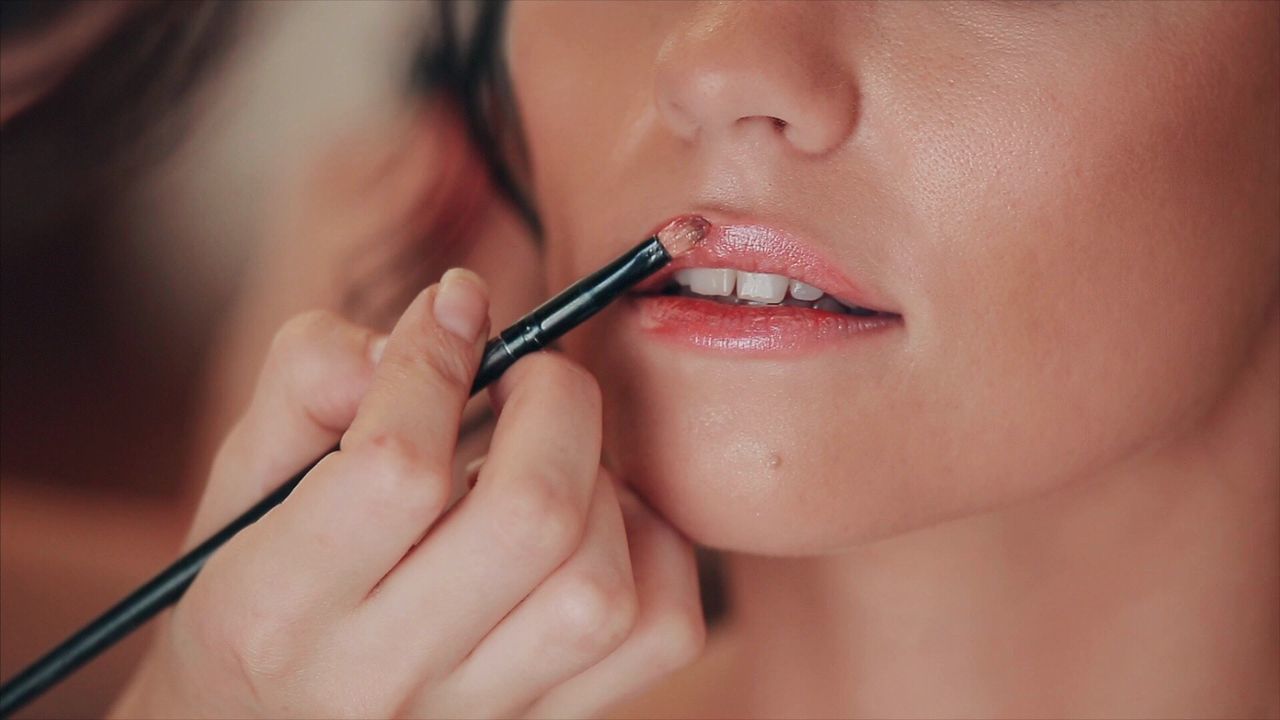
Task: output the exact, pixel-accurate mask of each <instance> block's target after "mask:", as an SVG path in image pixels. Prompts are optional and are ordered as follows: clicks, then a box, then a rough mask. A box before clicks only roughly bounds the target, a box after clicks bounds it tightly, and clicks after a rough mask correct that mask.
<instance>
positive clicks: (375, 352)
mask: <svg viewBox="0 0 1280 720" xmlns="http://www.w3.org/2000/svg"><path fill="white" fill-rule="evenodd" d="M389 339H390V338H389V337H388V336H386V335H383V336H382V337H380V338H378V339H376V340H374V341H373V342H371V343H369V359H370V360H372V361H373V364H374V365H377V364H378V362H379V361H380V360H382V354H383V353H385V352H386V351H387V340H389Z"/></svg>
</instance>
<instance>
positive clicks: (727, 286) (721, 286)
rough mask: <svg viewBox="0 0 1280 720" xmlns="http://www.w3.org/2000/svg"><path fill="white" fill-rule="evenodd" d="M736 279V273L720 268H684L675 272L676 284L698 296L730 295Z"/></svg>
mask: <svg viewBox="0 0 1280 720" xmlns="http://www.w3.org/2000/svg"><path fill="white" fill-rule="evenodd" d="M736 279H737V273H736V272H734V271H733V270H725V269H721V268H686V269H684V270H678V271H676V282H677V283H680V284H681V285H683V286H685V287H687V288H689V289H690V290H692V291H693V292H695V293H697V294H698V295H711V296H716V297H723V296H725V295H732V294H733V285H734V281H735V280H736Z"/></svg>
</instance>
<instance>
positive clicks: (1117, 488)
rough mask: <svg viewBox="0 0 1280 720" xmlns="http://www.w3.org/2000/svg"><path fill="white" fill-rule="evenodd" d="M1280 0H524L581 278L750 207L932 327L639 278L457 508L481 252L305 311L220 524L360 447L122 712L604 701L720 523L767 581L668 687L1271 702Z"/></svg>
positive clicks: (525, 65)
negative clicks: (746, 350) (358, 321)
mask: <svg viewBox="0 0 1280 720" xmlns="http://www.w3.org/2000/svg"><path fill="white" fill-rule="evenodd" d="M1278 13H1280V7H1277V6H1276V5H1274V4H1231V5H1225V6H1212V5H1201V4H1190V3H1183V4H1176V5H1146V4H1136V3H1124V4H1119V3H1116V4H1106V5H1049V6H1042V5H1035V4H1020V3H1008V4H996V3H990V4H963V5H957V4H949V3H947V4H943V3H927V4H907V3H884V4H844V3H841V4H818V3H778V4H764V3H734V4H709V3H708V4H691V3H690V4H684V3H681V4H675V3H670V4H666V3H664V4H659V3H637V4H626V5H623V4H602V3H585V4H568V3H563V4H562V3H555V4H551V3H548V4H532V3H527V4H526V3H521V4H517V5H515V6H514V7H513V9H512V16H511V24H510V27H509V38H508V39H509V51H510V55H511V59H512V66H513V71H514V80H515V86H516V92H517V97H518V101H519V104H520V110H521V113H522V116H523V118H524V121H525V130H526V132H527V139H528V144H529V148H530V151H531V153H530V154H531V160H532V171H533V172H532V177H533V180H534V190H535V193H536V197H537V200H538V203H539V206H540V209H541V211H542V213H543V217H544V220H545V221H546V226H547V229H548V237H549V238H550V242H549V244H548V246H547V256H548V262H549V268H550V269H549V275H550V278H551V284H553V285H560V284H563V283H564V282H565V281H567V280H569V279H570V278H571V277H573V276H577V275H580V274H582V273H583V272H585V271H588V270H590V269H593V268H594V267H595V266H597V265H598V264H599V263H600V262H601V261H602V260H604V259H605V258H606V257H608V256H610V255H612V254H614V253H615V252H616V251H618V250H620V249H622V248H623V247H625V246H627V245H629V244H631V243H633V242H634V241H635V239H636V237H638V236H640V235H641V234H643V233H644V232H646V231H647V230H648V229H649V228H651V227H652V226H653V225H654V223H655V222H658V221H660V220H661V219H663V218H666V217H669V216H671V215H673V214H676V213H680V212H688V211H698V212H705V213H707V214H708V215H709V216H712V218H713V219H718V218H721V217H727V216H731V215H732V216H739V217H745V218H748V219H751V220H755V221H761V222H766V223H769V224H775V225H778V226H782V227H785V228H786V229H788V230H789V231H791V232H793V233H794V234H796V235H798V236H800V237H803V238H805V239H806V240H807V241H808V242H809V243H810V244H811V245H813V246H814V247H816V248H818V249H819V250H821V251H822V252H823V253H825V254H826V256H827V257H829V258H831V259H832V260H833V262H834V263H835V264H836V265H837V266H839V267H840V268H841V269H842V270H844V271H845V272H847V273H849V274H851V275H854V276H855V277H857V278H858V279H859V281H861V282H863V283H865V284H867V285H869V286H872V287H874V288H875V290H876V291H877V293H879V294H880V295H881V296H883V297H885V298H887V302H888V303H889V304H891V305H892V309H894V310H895V311H897V312H900V313H901V314H902V316H903V318H904V326H903V327H902V328H900V329H898V330H897V331H895V332H892V333H889V332H886V333H883V334H881V335H879V336H877V338H876V339H874V340H870V339H867V340H866V341H864V339H854V340H851V341H849V342H848V343H843V344H840V345H838V346H833V347H830V348H826V349H823V350H821V351H819V352H813V353H811V354H808V355H805V356H801V357H792V358H787V359H785V360H784V359H770V358H767V357H766V358H754V359H750V360H746V359H741V358H734V357H730V356H722V355H709V354H699V353H697V352H693V351H688V350H680V351H673V350H672V349H671V348H670V347H665V346H658V345H657V344H654V343H650V342H646V341H644V339H643V337H642V336H640V335H639V334H637V333H635V332H634V328H631V329H629V326H628V325H627V322H626V318H625V317H622V316H621V315H620V313H622V312H623V310H621V309H615V310H614V311H611V315H612V318H613V319H612V321H610V320H609V319H608V318H609V317H610V316H609V315H606V319H605V320H604V321H597V322H595V323H593V324H591V325H589V326H588V327H586V328H583V329H582V330H581V331H579V332H578V333H576V334H575V335H574V336H573V338H572V339H571V341H570V342H569V343H568V344H567V346H566V347H567V349H568V351H569V352H570V353H571V354H572V355H573V356H574V357H575V358H577V360H578V361H579V362H581V363H582V364H583V365H585V366H586V367H587V368H588V369H589V370H591V372H592V373H593V374H594V376H595V378H598V380H599V387H597V384H596V381H595V379H593V377H592V375H588V374H587V373H586V372H583V371H582V370H581V369H580V368H579V367H578V366H577V365H575V364H573V363H572V362H571V361H569V360H567V359H565V358H563V357H558V356H554V355H543V356H539V357H535V358H529V359H526V360H525V361H522V363H520V364H519V365H518V366H517V367H516V368H514V369H513V370H512V371H511V372H510V373H508V375H507V376H505V377H504V378H503V380H502V382H501V383H500V385H499V387H498V388H497V389H496V392H495V393H494V401H495V405H496V407H497V410H498V422H497V427H496V429H495V437H494V440H493V443H492V445H491V447H490V451H489V455H488V459H487V460H486V461H485V462H484V464H483V466H482V468H481V469H480V470H479V472H478V475H477V480H476V483H475V489H474V490H473V491H472V492H471V493H469V494H468V495H467V496H466V497H464V498H463V499H462V500H461V501H460V502H458V503H457V504H456V505H454V506H453V507H452V508H448V509H446V506H447V502H448V500H449V492H448V487H449V481H448V480H449V477H450V474H451V473H450V468H451V467H452V464H453V461H454V457H453V446H454V442H453V441H454V439H455V435H456V430H457V427H458V424H459V419H460V418H461V415H462V411H463V407H464V404H465V401H466V388H467V386H468V384H469V378H470V375H471V373H473V372H474V367H475V362H476V359H477V357H478V352H479V347H480V343H481V342H482V339H483V335H484V332H485V316H486V315H487V313H488V306H487V294H486V292H485V289H484V285H483V283H482V282H481V281H480V280H479V279H478V278H477V277H475V276H474V275H471V274H467V273H454V274H451V275H450V276H448V277H446V279H445V281H444V282H443V283H442V284H441V285H438V286H432V287H431V288H429V289H428V290H426V291H425V292H424V293H423V294H421V295H420V296H419V297H418V298H417V299H416V300H415V301H414V303H413V304H412V305H410V307H409V309H408V310H407V311H406V313H405V315H404V316H403V317H402V318H401V319H400V321H399V323H398V324H397V326H396V329H395V330H394V331H393V332H392V334H391V336H390V340H389V341H388V342H387V343H386V344H385V346H383V345H381V343H380V342H379V338H380V336H379V334H378V333H376V332H374V331H371V330H369V329H367V328H362V327H358V326H354V325H351V324H349V323H347V322H345V321H342V320H339V319H337V318H334V317H332V316H329V315H323V314H321V315H314V314H313V315H307V316H304V317H303V318H302V319H299V320H295V321H294V322H291V323H290V324H289V325H287V326H286V329H285V330H284V331H282V332H281V333H280V334H279V335H278V338H277V340H276V341H275V343H274V344H273V351H272V353H271V357H270V359H269V360H268V361H267V364H266V367H265V369H264V372H263V375H262V379H261V381H260V383H259V386H258V388H257V390H256V391H255V394H254V398H253V400H252V401H251V403H250V405H249V409H248V411H247V412H246V414H245V415H244V417H243V419H242V420H241V422H240V423H239V424H238V425H237V426H236V429H235V430H233V431H232V433H231V435H230V436H229V438H228V439H227V441H226V443H225V444H224V445H223V448H222V451H221V452H220V453H219V456H218V460H217V462H216V463H215V467H214V470H213V473H212V476H211V478H210V483H209V489H208V491H207V493H206V497H205V500H204V502H203V504H202V509H201V512H200V516H199V519H198V520H197V524H196V525H195V526H194V527H193V529H192V532H191V542H195V541H197V540H198V539H199V538H201V537H203V536H205V535H207V534H208V533H209V532H210V531H211V530H212V529H213V528H215V527H218V526H219V525H220V524H221V523H223V522H225V521H226V520H227V519H228V518H229V517H231V516H232V515H234V514H235V513H236V512H238V511H239V510H240V509H241V508H243V507H244V506H246V505H248V504H250V503H251V502H252V500H253V499H254V498H256V497H259V496H261V494H262V493H263V492H264V491H265V490H266V489H267V488H268V487H271V486H272V485H274V484H275V483H276V482H278V480H279V478H281V477H284V476H286V475H288V474H289V473H290V472H292V471H293V469H294V468H296V467H298V466H299V465H301V464H303V463H305V462H307V461H309V460H310V459H311V458H313V457H314V456H316V455H317V454H319V453H321V452H323V451H324V450H325V449H326V448H328V447H329V446H330V445H331V444H332V443H334V442H335V441H337V440H338V439H339V438H341V440H342V449H341V451H340V452H338V453H336V454H333V455H331V456H329V457H328V458H327V459H326V460H325V462H324V463H323V464H322V465H321V466H320V467H318V468H317V469H316V470H315V471H314V472H313V473H311V474H310V475H309V476H308V477H307V478H306V479H304V481H303V483H302V484H301V485H300V486H299V488H298V490H297V491H296V492H295V494H294V496H293V497H291V499H290V500H289V501H288V502H287V503H285V504H284V505H283V506H281V507H280V508H279V509H277V510H276V511H274V512H272V513H271V514H270V515H268V516H267V517H266V518H264V519H263V520H262V521H261V522H259V523H257V524H255V525H254V526H253V527H252V528H250V529H249V530H247V531H246V532H244V533H242V534H241V535H239V536H237V537H236V538H235V539H234V540H233V541H232V542H231V543H229V544H228V545H227V546H226V547H225V548H224V549H223V550H222V551H221V552H220V553H219V554H218V555H217V556H215V558H214V559H213V560H212V561H211V563H210V564H209V566H208V567H207V568H206V570H205V571H204V572H203V573H202V574H201V576H200V578H199V579H198V581H197V582H196V584H195V585H194V586H193V587H192V588H191V590H190V592H189V593H188V594H187V595H186V596H185V597H184V599H183V601H182V603H180V604H179V606H178V607H177V609H176V611H175V612H174V613H173V614H172V615H171V616H169V617H168V618H166V619H165V620H164V626H163V628H162V632H161V634H160V638H159V639H158V641H157V643H156V645H155V647H154V648H153V649H152V651H151V654H150V656H149V658H148V660H147V662H146V664H145V665H144V667H143V669H142V670H141V672H140V673H139V675H138V677H137V678H136V679H135V682H134V684H133V685H132V686H131V688H130V689H129V691H128V692H126V694H125V696H124V697H123V698H122V700H121V702H120V704H119V706H118V707H117V713H118V714H120V715H124V716H136V715H153V716H168V717H171V716H178V715H184V716H185V715H196V714H200V715H222V716H236V717H251V716H291V717H293V716H309V715H318V716H325V717H334V716H343V715H354V716H363V717H369V716H391V715H411V716H447V717H457V716H460V715H464V714H466V715H486V716H515V715H530V716H556V717H562V716H568V715H596V714H599V713H600V712H601V709H602V708H604V707H605V706H607V705H609V704H611V703H614V702H616V701H617V700H618V699H620V698H622V697H624V696H626V695H628V694H630V693H632V692H634V691H636V690H637V689H639V688H641V687H643V686H645V685H646V684H648V683H650V682H651V681H653V680H654V679H655V678H657V677H660V676H662V675H664V674H666V673H667V672H669V671H671V670H672V669H674V668H676V667H678V666H679V665H681V664H682V663H684V662H685V661H687V660H688V659H690V658H691V657H692V656H693V655H694V654H696V653H697V651H698V649H699V647H700V644H701V634H702V627H701V625H700V621H699V616H698V612H697V600H696V593H695V589H694V583H693V575H692V564H691V560H690V556H689V548H688V545H687V542H686V541H685V540H684V538H683V537H681V535H680V534H679V533H683V534H684V535H687V536H689V537H691V538H694V539H696V540H698V541H701V542H704V543H707V544H710V545H713V546H716V547H720V548H723V549H726V550H727V551H729V570H730V575H729V577H730V585H731V589H732V602H733V615H732V617H731V619H730V622H729V624H728V625H727V626H726V627H725V628H724V632H723V634H722V635H721V636H720V637H719V638H717V640H716V642H715V643H713V647H712V648H711V652H710V653H708V655H707V657H706V659H705V660H704V661H703V662H702V663H700V664H698V665H696V666H694V667H693V668H692V669H690V670H689V671H688V672H687V673H686V674H683V675H678V676H676V678H675V680H674V681H673V682H674V684H673V685H671V686H668V687H666V688H664V689H663V690H662V691H660V693H659V694H658V695H656V696H653V698H651V699H650V700H648V701H645V702H648V703H649V704H642V705H639V706H632V707H631V708H630V709H631V710H633V711H634V712H635V713H636V714H639V715H644V716H653V715H657V714H673V715H683V716H688V715H712V716H721V717H723V716H734V717H737V716H746V715H762V716H774V717H777V716H786V715H792V716H806V717H815V716H823V717H826V716H852V715H868V716H876V717H884V716H905V715H911V716H931V717H936V716H954V715H973V716H1015V717H1027V716H1053V717H1061V716H1116V715H1132V716H1171V715H1183V714H1185V715H1190V716H1206V715H1217V716H1229V717H1240V716H1257V715H1275V714H1276V712H1277V708H1278V707H1280V703H1278V701H1277V690H1276V684H1275V680H1274V678H1275V677H1276V675H1277V673H1276V671H1277V670H1280V668H1278V667H1277V663H1276V655H1275V649H1274V648H1275V647H1276V644H1277V641H1280V633H1278V632H1277V622H1276V618H1275V615H1274V607H1275V601H1276V599H1277V577H1276V570H1275V568H1276V567H1277V560H1280V558H1278V557H1277V549H1276V548H1277V547H1280V542H1277V540H1280V537H1277V524H1278V523H1277V517H1276V513H1275V508H1276V502H1277V499H1278V498H1277V480H1276V478H1277V475H1278V474H1280V450H1277V447H1276V443H1275V438H1276V436H1277V431H1280V407H1278V406H1277V403H1278V402H1280V399H1278V398H1280V369H1278V368H1280V310H1278V307H1280V292H1278V291H1277V283H1278V282H1280V281H1278V280H1277V274H1276V272H1275V269H1276V264H1277V262H1278V261H1280V240H1278V238H1280V222H1278V221H1277V217H1276V215H1275V211H1274V202H1273V201H1274V198H1275V195H1276V192H1277V190H1280V181H1278V180H1277V166H1278V165H1280V162H1278V159H1280V146H1278V143H1277V129H1276V128H1277V120H1278V119H1280V117H1278V113H1277V87H1280V83H1278V82H1277V80H1278V79H1280V67H1278V64H1280V63H1278V62H1277V58H1276V52H1275V47H1276V40H1277V38H1276V27H1277V20H1278V19H1280V17H1278V15H1277V14H1278ZM713 31H714V32H713ZM775 118H776V119H781V120H783V121H784V122H785V124H782V125H780V124H779V123H776V122H774V119H775ZM1086 278H1087V279H1086ZM379 348H381V349H379ZM851 368H853V369H852V370H851ZM602 408H603V410H602ZM868 420H871V421H870V422H868ZM348 427H350V429H349V430H346V431H345V432H344V429H346V428H348ZM833 428H839V429H840V431H839V432H835V431H833ZM602 458H603V462H604V464H606V465H608V466H610V467H611V468H612V469H613V470H614V473H613V474H612V475H610V474H608V473H605V472H604V471H603V470H602V468H601V462H602ZM628 485H629V486H631V487H634V488H635V489H636V490H637V491H638V492H639V494H640V495H641V496H642V498H643V499H641V498H637V497H634V496H632V495H630V494H629V490H628V489H627V486H628ZM645 501H647V502H648V503H649V504H651V505H652V506H653V507H654V508H656V509H657V510H658V513H654V512H651V511H649V510H648V509H647V507H646V503H645ZM664 518H665V519H664ZM801 520H802V521H801ZM668 521H669V522H670V523H671V524H672V525H674V528H675V529H673V528H672V527H671V526H670V525H668ZM677 530H678V531H679V533H678V532H677ZM761 648H768V651H767V652H765V651H761ZM621 711H622V712H626V711H627V709H626V708H623V709H622V710H621Z"/></svg>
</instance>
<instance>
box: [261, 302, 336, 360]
mask: <svg viewBox="0 0 1280 720" xmlns="http://www.w3.org/2000/svg"><path fill="white" fill-rule="evenodd" d="M342 322H343V321H342V320H341V319H339V317H338V316H337V315H335V314H334V313H332V312H329V311H327V310H310V311H307V312H304V313H301V314H299V315H295V316H293V317H291V318H289V319H288V320H286V321H285V323H284V325H281V326H280V329H279V330H278V331H276V334H275V337H274V338H272V339H271V351H270V355H271V357H273V358H275V359H277V360H280V361H284V362H285V364H288V361H290V360H296V359H297V357H298V355H299V354H302V353H305V352H306V350H307V349H308V348H311V347H313V346H314V345H316V344H317V343H318V342H319V341H320V340H321V339H322V338H324V337H325V336H326V335H328V334H329V333H331V332H332V331H333V329H334V328H335V327H337V326H338V325H340V324H341V323H342Z"/></svg>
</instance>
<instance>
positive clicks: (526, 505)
mask: <svg viewBox="0 0 1280 720" xmlns="http://www.w3.org/2000/svg"><path fill="white" fill-rule="evenodd" d="M562 487H563V484H562V483H558V482H556V481H555V479H554V478H552V477H549V476H545V475H544V476H533V477H526V478H525V479H524V481H523V482H521V483H519V484H518V485H515V487H513V488H511V489H510V490H509V491H508V492H505V493H503V495H502V499H501V502H502V508H501V512H499V513H498V516H499V517H498V522H499V530H500V532H501V534H502V535H503V536H504V537H505V538H506V539H507V541H508V543H509V544H510V546H511V548H512V549H513V550H515V551H517V552H523V553H527V554H529V555H533V556H538V557H541V556H546V555H550V556H553V557H554V558H556V559H563V558H566V557H568V556H569V554H570V553H571V552H572V551H573V550H574V548H576V547H577V546H578V542H579V541H580V540H581V539H582V533H583V531H584V529H585V527H586V518H585V517H584V516H583V509H582V508H579V507H577V505H576V503H574V502H573V500H572V498H570V497H569V496H568V493H567V492H566V491H565V490H563V489H562Z"/></svg>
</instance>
